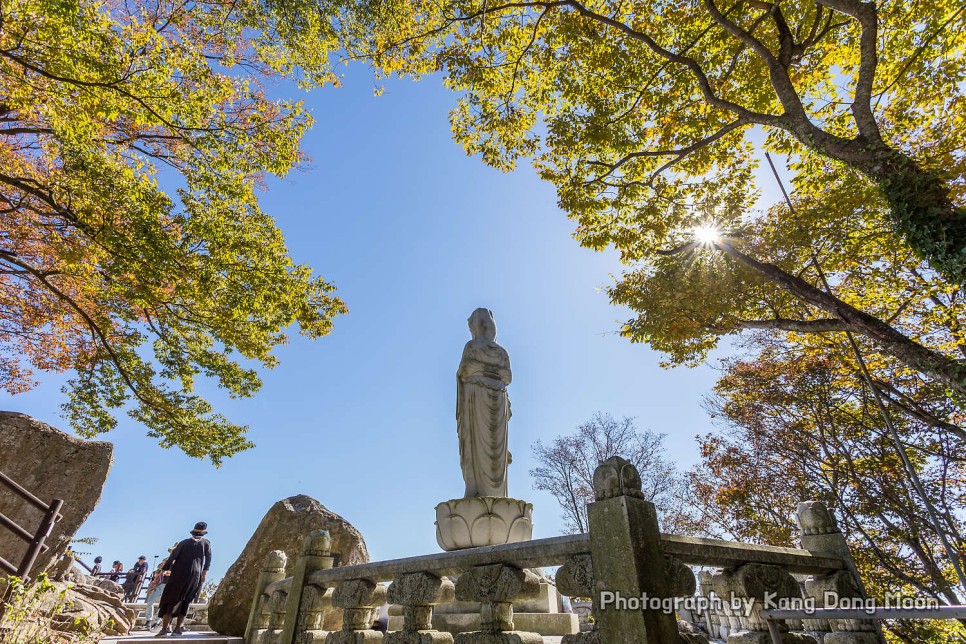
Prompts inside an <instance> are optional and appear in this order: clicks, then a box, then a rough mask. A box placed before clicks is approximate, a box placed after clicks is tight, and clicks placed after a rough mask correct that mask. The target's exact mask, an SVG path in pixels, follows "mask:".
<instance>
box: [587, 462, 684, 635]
mask: <svg viewBox="0 0 966 644" xmlns="http://www.w3.org/2000/svg"><path fill="white" fill-rule="evenodd" d="M594 493H595V496H596V498H597V501H595V502H594V503H591V504H590V505H588V506H587V515H588V520H589V524H590V551H591V558H592V559H593V564H594V577H595V588H594V601H595V603H596V602H597V601H599V602H600V608H599V610H598V611H597V619H598V624H599V626H600V639H601V642H602V644H625V643H626V644H631V643H633V644H645V643H646V644H670V643H676V642H679V641H680V638H679V637H678V626H677V620H676V619H675V617H674V613H673V611H671V612H670V613H668V612H663V611H661V610H651V609H645V610H628V606H626V605H625V606H623V607H622V605H621V600H623V601H625V602H626V601H637V602H640V601H641V598H642V597H643V596H646V597H647V598H651V597H662V598H663V597H670V596H671V595H670V594H669V593H668V590H669V586H668V579H667V572H666V568H665V563H664V553H663V551H662V549H661V533H660V530H659V528H658V522H657V511H656V510H655V508H654V504H653V503H650V502H648V501H645V500H644V495H643V494H642V493H641V479H640V475H639V474H638V473H637V469H636V468H635V467H634V466H633V465H632V464H631V463H630V462H629V461H627V460H626V459H623V458H621V457H619V456H614V457H612V458H609V459H607V460H606V461H604V462H603V463H601V464H600V466H598V468H597V470H596V471H595V472H594ZM605 593H609V595H608V596H607V597H605V596H604V594H605ZM608 599H609V600H611V601H608Z"/></svg>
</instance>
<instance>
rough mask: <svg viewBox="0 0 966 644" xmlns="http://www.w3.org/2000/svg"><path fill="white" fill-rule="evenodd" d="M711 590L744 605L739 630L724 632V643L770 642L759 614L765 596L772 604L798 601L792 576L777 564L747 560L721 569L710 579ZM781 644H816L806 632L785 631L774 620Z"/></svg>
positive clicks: (797, 588)
mask: <svg viewBox="0 0 966 644" xmlns="http://www.w3.org/2000/svg"><path fill="white" fill-rule="evenodd" d="M712 583H713V584H714V592H715V594H717V595H718V597H721V598H722V599H724V600H725V601H726V602H729V603H730V600H731V598H735V599H740V600H742V601H743V603H744V604H745V605H746V609H745V613H744V614H742V615H741V616H740V620H741V626H742V630H740V631H738V632H732V633H731V634H729V635H728V640H727V642H728V644H772V637H771V635H770V634H769V631H768V623H767V622H766V620H764V619H762V618H761V617H760V616H759V611H761V610H762V609H763V608H764V600H765V597H766V595H767V596H768V597H769V598H770V599H772V601H774V602H775V603H780V602H781V601H782V600H788V599H792V600H798V601H799V603H801V599H802V589H801V586H799V584H798V582H797V581H795V578H794V577H792V576H791V575H790V574H789V573H788V572H786V571H785V570H784V569H782V568H780V567H778V566H769V565H766V564H757V563H747V564H743V565H741V566H738V567H737V568H731V569H728V570H722V571H721V572H719V573H717V574H716V575H714V577H713V579H712ZM776 624H777V627H778V630H779V631H780V632H781V634H782V642H783V643H784V644H817V642H816V640H815V638H813V637H812V636H810V635H803V634H799V633H789V632H788V625H787V624H785V622H784V621H779V622H777V623H776Z"/></svg>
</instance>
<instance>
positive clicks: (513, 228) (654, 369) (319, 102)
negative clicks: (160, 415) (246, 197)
mask: <svg viewBox="0 0 966 644" xmlns="http://www.w3.org/2000/svg"><path fill="white" fill-rule="evenodd" d="M350 71H352V70H350ZM347 76H348V77H347V79H346V81H347V82H346V85H345V86H344V87H342V88H339V89H334V88H327V89H324V90H317V91H315V92H313V93H311V94H309V95H308V96H307V99H306V100H307V102H308V104H309V105H310V107H311V108H312V111H313V113H314V116H315V118H316V124H315V127H314V128H313V129H312V131H311V132H310V133H309V134H308V136H307V137H306V139H305V141H304V147H305V149H306V151H307V152H308V154H309V155H310V156H311V157H312V160H311V163H310V164H309V165H308V166H307V167H306V168H305V169H303V170H300V171H297V172H294V173H293V174H291V175H289V176H288V177H287V178H285V179H284V180H282V181H274V182H272V183H271V187H270V189H269V190H268V192H266V193H265V194H264V196H263V206H264V208H265V209H266V211H268V212H270V213H272V214H273V215H275V216H276V217H277V219H278V222H279V225H280V227H281V228H282V230H283V231H284V233H285V236H286V239H287V240H288V244H289V249H290V251H291V253H292V254H293V256H294V257H295V258H296V260H297V261H299V262H303V263H307V264H309V265H311V266H313V267H314V268H315V269H316V270H317V272H319V273H321V274H322V275H324V276H325V277H326V278H327V279H329V280H331V281H334V282H335V283H336V284H337V285H338V287H339V293H340V295H341V296H342V297H343V298H344V299H345V301H346V303H347V304H348V307H349V314H348V315H345V316H343V317H340V318H338V319H337V320H336V324H335V330H334V332H333V333H332V335H330V336H328V337H326V338H324V339H322V340H320V341H316V342H310V341H307V340H304V339H302V338H301V337H299V336H298V335H297V334H296V335H294V336H293V339H292V342H291V343H290V344H289V345H288V346H285V347H282V348H280V350H279V351H278V356H279V358H280V359H281V364H280V366H278V367H277V368H276V369H275V370H273V371H269V372H266V373H265V374H264V380H265V386H264V388H263V389H262V391H261V392H260V393H259V394H258V395H257V396H256V397H255V398H254V399H250V400H242V401H232V400H228V399H226V398H224V397H220V396H218V395H217V392H216V393H215V395H214V396H213V400H215V401H216V404H217V406H218V407H219V411H221V412H223V413H225V415H227V416H229V417H230V418H232V419H233V420H235V421H240V422H243V423H247V424H249V425H250V426H251V432H250V437H251V439H252V440H253V441H254V442H255V443H256V447H255V448H254V449H252V450H250V451H248V452H245V453H243V454H240V455H238V456H236V457H234V458H232V459H230V460H229V461H228V462H227V463H226V464H225V465H224V466H223V467H222V468H221V469H215V468H213V467H212V466H211V465H210V464H208V463H207V462H202V461H198V460H194V459H189V458H187V457H185V456H184V455H183V454H181V453H180V452H179V451H177V450H163V449H161V448H159V447H158V446H157V444H156V443H155V442H154V441H152V440H151V439H149V438H147V437H146V436H145V435H144V429H143V428H142V427H140V426H138V425H137V424H136V423H134V422H133V421H130V420H129V419H128V418H127V417H126V416H122V417H121V419H120V426H119V427H118V429H117V430H115V431H113V432H111V433H110V434H107V435H105V436H104V437H103V438H104V440H109V441H111V442H112V443H114V467H113V469H112V471H111V474H110V476H109V478H108V481H107V485H106V487H105V489H104V495H103V498H102V501H101V503H100V505H99V506H98V507H97V509H96V510H95V511H94V513H93V514H92V515H91V517H90V519H89V520H88V521H87V523H86V524H85V525H84V526H83V527H82V528H81V530H80V531H79V533H78V536H90V537H97V538H98V539H99V542H98V544H97V545H96V546H94V547H93V550H94V554H100V555H102V556H103V557H104V558H105V560H106V561H107V562H110V561H112V560H114V559H120V560H122V561H123V563H124V564H125V566H130V565H131V564H132V563H133V562H134V560H135V559H136V558H137V556H138V555H140V554H145V555H148V558H149V560H151V558H152V557H153V555H163V554H165V548H166V547H167V546H169V545H170V544H172V543H173V542H175V541H177V540H179V539H182V538H184V537H186V536H187V533H188V530H189V529H190V528H191V526H192V525H193V524H194V523H195V522H196V521H207V522H208V524H209V526H210V528H209V529H210V534H209V537H210V539H211V542H212V546H213V552H214V565H213V568H212V576H211V578H212V579H218V578H220V577H221V576H222V575H223V574H224V571H225V570H226V569H227V567H228V566H229V565H230V564H231V562H232V561H234V560H235V558H236V557H237V555H238V554H239V553H240V552H241V549H242V548H243V547H244V545H245V543H246V542H247V540H248V538H249V537H250V536H251V534H252V531H253V530H254V529H255V527H256V525H257V524H258V522H259V520H260V519H261V518H262V516H263V514H264V513H265V511H266V510H267V509H268V508H269V507H270V506H271V505H272V504H273V503H274V502H275V501H277V500H279V499H282V498H284V497H286V496H290V495H294V494H299V493H304V494H308V495H310V496H312V497H315V498H316V499H318V500H319V501H321V502H322V503H323V504H324V505H325V506H327V507H328V508H330V509H331V510H333V511H335V512H337V513H339V514H341V515H342V516H344V517H345V518H346V519H348V520H349V521H350V522H351V523H352V524H353V525H355V526H356V527H357V528H358V529H359V530H361V532H362V534H363V535H364V537H365V539H366V542H367V544H368V546H369V551H370V553H371V554H372V556H373V558H374V559H387V558H395V557H404V556H411V555H419V554H426V553H430V552H436V551H438V546H437V545H436V541H435V533H434V526H433V521H434V512H433V508H434V506H435V505H436V504H437V503H438V502H440V501H443V500H446V499H451V498H455V497H459V496H461V495H462V491H463V482H462V479H461V476H460V470H459V463H458V455H457V449H458V448H457V440H456V426H455V420H454V413H455V393H456V382H455V373H456V368H457V365H458V363H459V359H460V354H461V351H462V347H463V344H464V343H465V342H466V341H467V340H468V339H469V332H468V330H467V327H466V318H467V317H468V316H469V314H470V313H471V312H472V311H473V309H475V308H476V307H478V306H485V307H488V308H490V309H492V310H493V312H494V315H495V318H496V321H497V327H498V330H499V335H498V340H499V341H500V343H501V344H503V346H505V347H506V349H507V351H508V352H509V354H510V360H511V363H512V367H513V375H514V381H513V384H512V385H511V387H510V398H511V400H512V403H513V419H512V420H511V422H510V449H511V451H512V452H513V454H514V463H513V465H511V467H510V479H509V490H510V495H511V496H514V497H517V498H523V499H527V500H529V501H531V502H532V503H533V504H534V513H533V516H534V523H535V525H534V536H535V537H546V536H552V535H555V534H558V533H559V532H560V531H561V529H562V526H563V522H562V520H561V518H560V511H559V509H558V507H557V506H556V504H555V502H554V500H553V499H552V497H550V495H548V494H546V493H542V492H536V491H534V490H532V489H531V482H530V477H529V475H528V470H529V469H530V468H531V467H533V461H532V458H531V445H532V444H533V443H534V441H536V440H538V439H543V440H545V441H548V440H551V439H552V438H553V437H555V436H557V435H559V434H561V433H565V432H569V431H572V430H573V429H574V427H575V426H576V425H578V424H579V423H581V422H583V421H585V420H587V419H588V418H589V417H590V416H591V415H592V414H593V413H594V412H596V411H604V412H609V413H611V414H613V415H614V416H618V417H620V416H625V415H626V416H633V417H636V418H637V422H638V425H639V426H640V427H644V428H648V429H651V430H653V431H656V432H664V433H666V434H667V435H668V438H667V448H668V452H669V454H670V456H671V457H672V458H673V460H674V461H676V462H677V463H678V464H679V465H680V466H681V467H682V468H684V467H687V466H689V465H691V464H692V463H694V462H695V461H696V459H697V451H696V446H695V442H694V436H695V435H696V434H698V433H703V432H705V431H708V430H709V428H710V423H709V420H708V418H707V416H706V414H705V413H704V411H703V410H702V409H701V406H700V401H701V398H702V396H704V395H705V394H706V393H707V392H708V391H709V389H710V387H711V385H712V384H713V382H714V379H715V372H714V371H713V370H712V369H711V368H708V367H702V368H698V369H676V370H672V371H666V370H663V369H661V368H660V367H659V366H658V362H659V360H660V356H659V355H658V354H657V353H655V352H653V351H651V350H650V349H648V348H647V347H645V346H642V345H632V344H631V343H629V342H628V341H627V340H624V339H622V338H620V337H619V336H617V335H616V334H615V331H616V330H617V329H618V328H619V324H620V321H621V320H623V319H625V318H626V317H627V316H628V314H627V312H625V311H623V310H621V309H618V308H615V307H613V306H611V305H610V304H609V303H608V301H607V298H606V296H605V294H604V293H603V292H602V290H601V287H602V286H605V285H607V284H609V283H611V282H612V281H613V276H614V275H616V274H617V273H619V272H620V269H621V267H620V265H619V263H618V262H617V260H616V256H615V254H614V253H611V252H608V253H594V252H592V251H589V250H585V249H582V248H580V247H579V246H578V245H577V243H576V242H575V241H574V240H573V239H572V238H571V232H572V230H573V225H572V223H571V222H570V221H569V220H567V218H566V216H565V215H564V214H563V213H562V212H561V211H560V210H559V209H558V208H557V207H556V205H555V204H556V198H555V194H554V191H553V189H552V187H551V186H549V185H548V184H544V183H542V182H541V181H539V180H538V179H537V177H536V176H535V174H534V173H533V171H532V170H530V168H529V167H521V168H520V169H519V170H518V171H517V172H515V173H512V174H502V173H500V172H497V171H495V170H492V169H490V168H487V167H486V166H484V165H483V164H482V162H480V161H479V160H478V159H474V158H468V157H467V156H466V155H465V154H464V152H463V150H462V149H461V148H460V147H459V146H458V145H457V144H455V143H454V142H453V141H452V139H451V133H450V129H449V122H448V120H447V111H448V110H449V109H450V108H451V107H452V105H453V103H454V96H453V95H452V94H451V93H449V92H448V91H447V90H445V89H443V88H442V87H441V84H440V82H439V80H438V79H427V80H424V81H423V82H421V83H418V84H416V83H411V82H408V81H399V82H392V83H389V84H388V85H387V91H386V93H385V95H383V96H381V97H378V98H377V97H374V96H373V92H372V87H373V85H372V80H371V78H370V76H369V74H368V73H367V72H366V71H365V70H363V69H358V68H357V69H355V70H354V71H352V73H349V74H348V75H347ZM64 379H65V378H61V377H46V378H44V379H43V383H42V385H41V386H40V387H38V388H37V389H35V390H33V391H31V392H28V393H26V394H22V395H19V396H15V397H11V396H8V395H0V408H3V409H9V410H14V411H20V412H24V413H27V414H30V415H32V416H34V417H36V418H39V419H41V420H43V421H46V422H48V423H50V424H52V425H54V426H56V427H60V428H62V429H65V430H68V428H67V427H66V425H65V423H64V422H63V421H62V420H61V419H60V417H59V406H60V403H61V402H62V399H63V397H62V394H61V393H60V385H61V384H62V382H63V380H64ZM68 431H69V430H68ZM84 549H86V547H85V548H84ZM91 558H92V557H89V558H88V559H91Z"/></svg>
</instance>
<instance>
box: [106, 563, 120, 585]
mask: <svg viewBox="0 0 966 644" xmlns="http://www.w3.org/2000/svg"><path fill="white" fill-rule="evenodd" d="M123 574H124V564H122V563H121V562H120V561H115V562H114V563H113V564H112V565H111V574H109V575H108V576H107V578H108V579H110V580H111V581H119V580H120V579H121V575H123Z"/></svg>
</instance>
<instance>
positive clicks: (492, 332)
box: [480, 315, 496, 341]
mask: <svg viewBox="0 0 966 644" xmlns="http://www.w3.org/2000/svg"><path fill="white" fill-rule="evenodd" d="M480 335H481V336H483V337H484V338H486V339H487V340H490V341H492V340H495V339H496V322H494V321H493V318H491V317H490V316H488V315H486V316H482V319H481V320H480Z"/></svg>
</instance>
